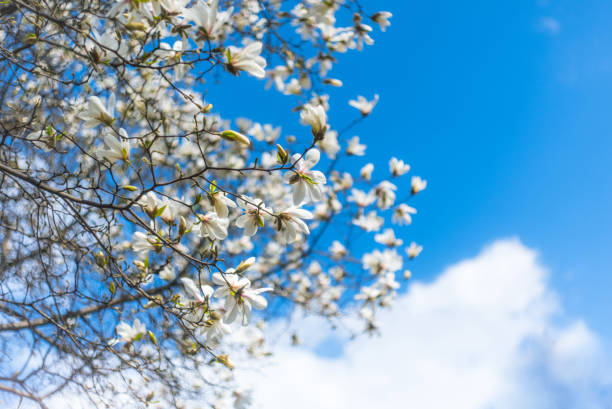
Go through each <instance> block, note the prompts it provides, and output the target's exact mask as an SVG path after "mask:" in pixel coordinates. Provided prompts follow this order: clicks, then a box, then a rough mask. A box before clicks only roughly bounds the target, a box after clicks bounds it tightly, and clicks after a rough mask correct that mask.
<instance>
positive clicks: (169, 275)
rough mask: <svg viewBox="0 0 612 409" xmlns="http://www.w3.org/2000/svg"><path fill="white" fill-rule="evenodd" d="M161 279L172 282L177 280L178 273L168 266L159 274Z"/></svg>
mask: <svg viewBox="0 0 612 409" xmlns="http://www.w3.org/2000/svg"><path fill="white" fill-rule="evenodd" d="M159 278H161V279H162V280H166V281H172V280H174V279H175V278H176V271H174V267H172V266H171V265H170V264H168V265H166V266H165V267H164V268H162V269H161V270H160V272H159Z"/></svg>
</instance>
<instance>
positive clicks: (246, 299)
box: [212, 268, 272, 325]
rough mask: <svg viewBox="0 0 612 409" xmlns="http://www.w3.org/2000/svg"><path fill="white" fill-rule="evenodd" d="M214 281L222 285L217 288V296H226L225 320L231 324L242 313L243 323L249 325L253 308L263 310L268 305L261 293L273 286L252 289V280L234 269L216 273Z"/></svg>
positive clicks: (213, 277)
mask: <svg viewBox="0 0 612 409" xmlns="http://www.w3.org/2000/svg"><path fill="white" fill-rule="evenodd" d="M212 279H213V282H214V283H215V284H217V285H220V286H221V287H219V288H217V289H216V290H215V293H214V295H215V297H219V298H225V307H224V308H225V311H226V312H225V318H224V320H225V322H226V323H228V324H231V323H232V322H234V320H235V319H236V317H237V316H238V315H239V314H240V315H241V316H242V325H247V324H248V323H249V320H250V319H251V308H256V309H259V310H262V309H264V308H266V307H267V306H268V301H266V299H265V298H264V297H263V296H262V295H260V294H261V293H264V292H266V291H272V289H271V288H259V289H257V290H253V289H251V288H250V287H251V281H250V280H249V279H248V278H246V277H243V278H240V277H239V276H238V274H235V273H234V269H231V268H230V269H228V270H227V271H226V272H225V273H224V274H221V273H215V274H213V276H212Z"/></svg>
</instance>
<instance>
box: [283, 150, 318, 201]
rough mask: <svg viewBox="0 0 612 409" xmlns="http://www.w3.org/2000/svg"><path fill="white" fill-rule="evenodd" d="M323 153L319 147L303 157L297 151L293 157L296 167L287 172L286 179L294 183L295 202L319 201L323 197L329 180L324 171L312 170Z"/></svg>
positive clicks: (292, 160)
mask: <svg viewBox="0 0 612 409" xmlns="http://www.w3.org/2000/svg"><path fill="white" fill-rule="evenodd" d="M320 157H321V153H320V152H319V151H318V150H317V149H311V150H309V151H308V152H306V155H305V156H304V157H303V158H302V157H301V155H300V154H299V153H296V154H295V155H293V157H292V158H291V162H292V163H293V165H294V168H293V169H292V170H291V171H289V172H287V173H285V181H286V182H287V183H290V184H292V185H293V204H294V205H296V206H297V205H299V204H300V203H302V202H303V201H304V199H306V201H307V202H314V201H319V200H321V199H322V198H323V191H322V188H323V185H324V184H325V183H326V182H327V179H326V178H325V175H324V174H323V172H320V171H318V170H311V169H312V167H314V165H316V164H317V163H318V162H319V158H320Z"/></svg>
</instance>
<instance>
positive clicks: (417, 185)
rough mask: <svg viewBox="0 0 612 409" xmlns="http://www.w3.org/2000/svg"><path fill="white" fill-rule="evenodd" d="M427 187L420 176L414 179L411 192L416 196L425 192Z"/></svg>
mask: <svg viewBox="0 0 612 409" xmlns="http://www.w3.org/2000/svg"><path fill="white" fill-rule="evenodd" d="M426 187H427V181H426V180H423V179H421V178H420V177H419V176H413V177H412V188H411V190H410V191H411V192H412V194H413V195H416V194H417V193H419V192H420V191H422V190H425V188H426Z"/></svg>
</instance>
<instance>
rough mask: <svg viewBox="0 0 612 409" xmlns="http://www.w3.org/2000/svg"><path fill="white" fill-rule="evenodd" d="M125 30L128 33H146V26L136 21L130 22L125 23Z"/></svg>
mask: <svg viewBox="0 0 612 409" xmlns="http://www.w3.org/2000/svg"><path fill="white" fill-rule="evenodd" d="M125 28H127V29H128V30H130V31H147V26H146V25H145V24H144V23H142V22H138V21H131V22H129V23H127V24H126V25H125Z"/></svg>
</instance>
